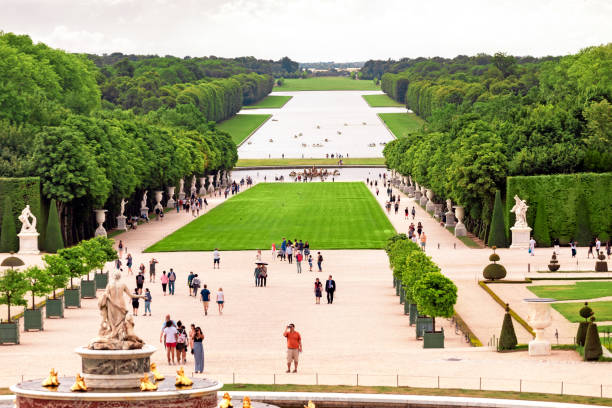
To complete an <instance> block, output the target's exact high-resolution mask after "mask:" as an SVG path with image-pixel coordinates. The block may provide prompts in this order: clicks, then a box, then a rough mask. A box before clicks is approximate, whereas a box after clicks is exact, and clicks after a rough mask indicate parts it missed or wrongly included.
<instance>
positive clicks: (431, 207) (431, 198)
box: [425, 189, 434, 212]
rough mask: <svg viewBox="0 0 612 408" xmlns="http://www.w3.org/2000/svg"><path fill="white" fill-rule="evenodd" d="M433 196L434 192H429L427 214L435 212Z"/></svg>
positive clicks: (426, 206)
mask: <svg viewBox="0 0 612 408" xmlns="http://www.w3.org/2000/svg"><path fill="white" fill-rule="evenodd" d="M433 196H434V193H433V191H432V190H431V189H429V190H427V204H426V205H425V211H427V212H433V210H434V202H433Z"/></svg>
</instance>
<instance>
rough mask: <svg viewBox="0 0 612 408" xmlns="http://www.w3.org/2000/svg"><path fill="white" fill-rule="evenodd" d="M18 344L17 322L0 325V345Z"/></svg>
mask: <svg viewBox="0 0 612 408" xmlns="http://www.w3.org/2000/svg"><path fill="white" fill-rule="evenodd" d="M6 343H12V344H19V320H17V321H15V322H6V323H5V322H2V323H0V344H6Z"/></svg>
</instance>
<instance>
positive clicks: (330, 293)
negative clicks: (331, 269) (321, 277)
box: [325, 275, 336, 304]
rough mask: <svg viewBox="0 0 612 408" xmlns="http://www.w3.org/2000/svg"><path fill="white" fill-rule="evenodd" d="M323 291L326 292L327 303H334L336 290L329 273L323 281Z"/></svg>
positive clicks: (334, 282)
mask: <svg viewBox="0 0 612 408" xmlns="http://www.w3.org/2000/svg"><path fill="white" fill-rule="evenodd" d="M325 292H326V293H327V303H328V304H332V303H334V292H336V281H335V280H333V279H332V276H331V275H329V278H327V280H326V281H325Z"/></svg>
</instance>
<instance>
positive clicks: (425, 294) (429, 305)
mask: <svg viewBox="0 0 612 408" xmlns="http://www.w3.org/2000/svg"><path fill="white" fill-rule="evenodd" d="M413 297H414V300H415V301H416V304H417V308H418V310H419V312H421V313H424V314H426V315H427V316H431V318H432V320H433V331H434V332H435V331H436V317H452V316H453V314H454V313H455V303H457V286H455V284H454V283H453V281H452V280H450V279H449V278H447V277H446V276H444V275H442V274H441V273H440V272H434V273H428V274H425V275H423V277H421V278H420V279H419V280H418V281H417V282H416V283H415V284H414V288H413Z"/></svg>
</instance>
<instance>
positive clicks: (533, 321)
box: [525, 298, 555, 356]
mask: <svg viewBox="0 0 612 408" xmlns="http://www.w3.org/2000/svg"><path fill="white" fill-rule="evenodd" d="M554 301H555V299H551V298H533V299H525V302H526V303H528V304H529V306H530V310H529V312H528V315H527V320H528V321H529V324H530V325H531V327H533V329H534V331H535V334H536V336H535V339H533V340H532V341H530V342H529V355H530V356H548V355H550V342H549V341H548V340H546V339H545V338H544V329H546V328H547V327H548V326H550V324H551V323H552V317H551V315H550V304H551V303H553V302H554Z"/></svg>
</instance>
